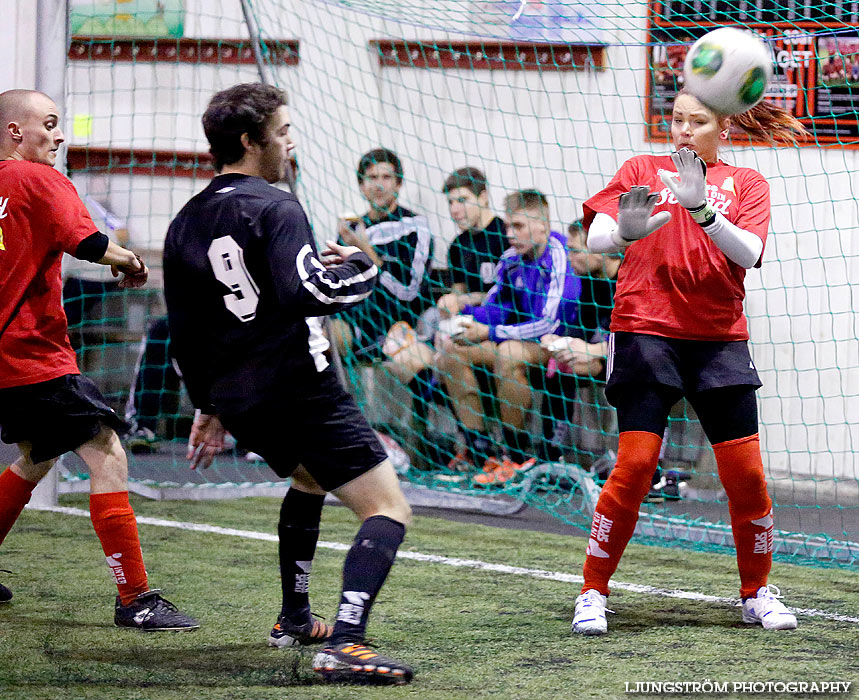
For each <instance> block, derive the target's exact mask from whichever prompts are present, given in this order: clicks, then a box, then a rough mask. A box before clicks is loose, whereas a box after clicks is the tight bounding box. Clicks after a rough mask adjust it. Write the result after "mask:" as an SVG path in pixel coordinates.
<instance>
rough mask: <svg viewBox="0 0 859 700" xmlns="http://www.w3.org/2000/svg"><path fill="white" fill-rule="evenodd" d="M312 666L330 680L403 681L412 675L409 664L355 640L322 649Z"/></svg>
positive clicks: (409, 678) (380, 682)
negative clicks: (383, 654)
mask: <svg viewBox="0 0 859 700" xmlns="http://www.w3.org/2000/svg"><path fill="white" fill-rule="evenodd" d="M313 670H314V671H316V673H318V674H319V675H320V676H322V678H324V679H325V680H327V681H330V682H332V683H367V684H370V683H372V684H393V685H405V684H406V683H409V682H410V681H411V680H412V676H413V675H414V672H413V671H412V668H411V666H408V665H407V664H404V663H403V662H402V661H397V660H396V659H392V658H391V657H389V656H382V655H381V654H379V653H377V652H375V651H373V650H372V649H370V648H369V647H366V646H364V645H363V644H359V643H356V642H344V643H343V644H338V645H336V646H332V647H327V648H325V649H323V650H322V651H320V652H319V653H317V654H316V656H315V657H313Z"/></svg>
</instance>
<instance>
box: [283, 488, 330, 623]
mask: <svg viewBox="0 0 859 700" xmlns="http://www.w3.org/2000/svg"><path fill="white" fill-rule="evenodd" d="M324 502H325V496H324V495H323V496H319V495H317V494H314V493H307V492H306V491H299V490H298V489H295V488H290V489H289V491H287V492H286V496H284V498H283V504H282V505H281V506H280V522H279V523H278V524H277V536H278V552H279V554H280V583H281V587H282V588H283V606H282V608H281V615H284V616H285V617H287V618H290V619H292V621H293V622H299V621H302V620H298V619H293V618H304V617H305V616H306V611H309V610H310V599H309V598H308V587H309V584H310V566H311V564H312V562H313V555H314V554H315V553H316V542H317V540H318V539H319V519H320V518H321V517H322V504H323V503H324Z"/></svg>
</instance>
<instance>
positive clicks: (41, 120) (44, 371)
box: [0, 90, 198, 630]
mask: <svg viewBox="0 0 859 700" xmlns="http://www.w3.org/2000/svg"><path fill="white" fill-rule="evenodd" d="M59 122H60V115H59V110H58V109H57V106H56V105H55V104H54V102H53V100H51V98H49V97H48V96H47V95H44V94H42V93H40V92H35V91H32V90H9V91H7V92H4V93H2V94H0V427H1V428H2V439H3V441H4V442H6V443H17V445H18V447H19V449H20V451H21V456H20V457H19V458H18V459H17V460H16V461H15V463H14V464H13V465H12V466H11V467H9V468H7V469H6V470H5V471H4V472H3V473H2V474H0V542H2V541H3V539H4V538H5V537H6V535H7V534H8V532H9V530H10V529H11V528H12V526H13V525H14V524H15V521H16V520H17V519H18V516H19V515H20V514H21V511H22V510H23V508H24V506H25V505H26V504H27V502H28V501H29V500H30V494H31V493H32V491H33V488H34V487H35V486H36V484H37V483H38V482H39V480H40V479H41V478H42V477H44V476H45V475H46V474H47V473H48V471H50V469H51V467H52V466H53V465H54V462H55V461H56V459H57V458H58V457H59V456H60V455H62V454H64V453H66V452H71V451H74V452H76V453H77V455H78V456H79V457H80V458H81V459H82V460H83V461H84V462H85V463H86V465H87V467H88V468H89V472H90V490H91V496H90V513H91V516H92V523H93V527H94V529H95V532H96V535H98V538H99V540H101V544H102V548H103V550H104V554H105V556H106V557H107V564H108V567H109V568H110V571H111V574H112V575H113V578H114V581H115V582H116V585H117V588H118V589H119V595H118V596H117V598H116V606H115V614H114V621H115V622H116V624H117V625H120V626H123V627H136V628H138V629H144V630H165V629H195V628H196V627H198V625H197V623H196V621H194V620H193V619H192V618H190V617H188V616H187V615H185V614H183V613H181V612H179V611H178V610H176V608H175V607H174V606H173V605H172V604H171V603H169V602H168V601H166V600H164V598H162V597H161V595H160V593H159V591H157V590H150V589H149V585H148V582H147V577H146V569H145V568H144V565H143V555H142V553H141V551H140V540H139V537H138V533H137V521H136V519H135V517H134V511H133V510H132V509H131V506H130V505H129V502H128V483H127V479H128V466H127V463H126V458H125V452H123V449H122V445H121V444H120V441H119V437H118V436H117V433H116V431H124V430H125V429H126V425H125V423H124V422H123V421H122V420H121V419H120V418H119V417H118V416H117V415H116V413H115V412H114V411H113V409H111V408H110V407H109V406H108V405H107V403H106V402H105V400H104V397H102V395H101V394H100V393H99V391H98V389H97V388H96V386H95V384H93V383H92V382H91V381H89V380H88V379H86V378H84V377H81V376H80V373H79V371H78V367H77V362H76V358H75V353H74V351H73V350H72V347H71V344H70V343H69V339H68V334H67V326H66V317H65V314H64V312H63V306H62V281H61V276H60V260H61V258H62V255H63V253H68V254H69V255H73V256H75V257H77V258H80V259H82V260H89V261H91V262H97V263H101V264H102V265H110V266H111V268H112V269H113V273H114V275H116V276H119V275H120V274H121V275H123V278H122V280H121V281H120V285H121V286H125V287H140V286H142V285H143V284H145V283H146V280H147V276H148V274H149V271H148V270H147V268H146V265H145V264H144V263H143V261H142V260H141V259H140V258H139V257H138V256H136V255H135V254H134V253H132V252H131V251H130V250H126V249H125V248H121V247H120V246H118V245H116V244H115V243H113V242H111V241H109V240H108V238H107V236H105V235H104V234H103V233H100V232H99V231H98V229H97V228H96V227H95V224H94V223H93V221H92V219H91V218H90V216H89V214H88V212H87V210H86V208H85V207H84V204H83V202H82V201H81V200H80V197H78V194H77V191H76V190H75V188H74V185H72V183H71V181H70V180H69V179H68V178H67V177H65V176H64V175H61V174H60V173H59V172H57V171H56V170H54V168H53V167H52V166H53V165H54V163H55V161H56V158H57V149H58V148H59V146H60V144H61V143H62V142H63V141H64V137H63V132H62V131H61V130H60V126H59ZM11 597H12V593H11V592H10V591H9V589H8V588H6V587H5V586H0V601H8V600H9V599H10V598H11Z"/></svg>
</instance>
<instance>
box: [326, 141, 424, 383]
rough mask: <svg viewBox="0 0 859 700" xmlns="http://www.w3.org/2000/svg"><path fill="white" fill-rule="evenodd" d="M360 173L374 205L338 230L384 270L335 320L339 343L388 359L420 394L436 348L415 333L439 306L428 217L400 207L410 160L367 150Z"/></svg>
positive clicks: (348, 350)
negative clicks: (433, 293)
mask: <svg viewBox="0 0 859 700" xmlns="http://www.w3.org/2000/svg"><path fill="white" fill-rule="evenodd" d="M356 175H357V177H358V187H359V188H360V190H361V194H362V195H363V196H364V198H365V199H366V200H367V202H368V203H369V205H370V208H369V209H368V210H367V213H366V214H364V215H363V216H361V217H356V219H354V220H350V219H347V218H341V220H340V222H339V229H338V234H339V236H340V241H341V242H342V243H343V245H350V246H357V247H358V248H360V249H361V250H362V251H364V252H365V253H366V254H367V255H369V256H370V258H371V259H372V260H373V262H374V263H375V264H376V265H377V266H378V267H379V269H380V274H379V283H378V284H377V285H376V287H375V289H374V290H373V292H372V294H371V295H370V296H369V297H368V298H367V299H366V300H364V301H363V302H361V303H360V304H358V305H356V306H353V307H352V308H350V309H348V310H347V311H344V312H341V313H340V315H339V316H338V317H337V318H332V319H331V335H332V340H333V345H334V347H336V348H337V351H338V352H339V353H340V355H341V356H343V357H351V358H354V359H355V360H356V361H358V362H361V361H364V362H373V361H376V360H382V359H385V358H387V359H389V360H390V363H389V365H388V366H389V368H390V370H391V371H392V372H393V374H394V375H395V376H396V377H397V378H398V379H399V380H400V381H401V382H402V383H403V384H406V385H408V387H409V389H410V390H411V392H412V394H413V396H415V395H417V396H419V395H420V393H421V392H420V388H419V387H418V384H419V381H418V379H417V378H416V375H417V373H418V372H420V371H421V370H422V369H424V368H425V367H427V366H428V365H429V364H430V362H431V360H432V349H431V348H430V347H429V346H428V345H426V344H425V343H422V342H420V341H418V340H417V337H416V333H415V331H414V329H415V328H416V327H417V321H418V317H419V316H420V315H421V313H422V312H423V311H425V310H426V309H427V308H429V307H431V306H432V298H431V293H430V277H429V275H430V270H431V267H432V255H433V240H432V233H431V232H430V228H429V222H428V221H427V218H426V217H425V216H420V215H418V214H415V213H414V212H411V211H409V210H408V209H405V208H404V207H402V206H400V204H399V196H400V188H401V187H402V184H403V165H402V162H401V161H400V159H399V157H398V156H397V154H396V153H394V152H393V151H390V150H388V149H387V148H377V149H374V150H372V151H369V152H368V153H365V154H364V155H363V156H361V160H360V161H359V163H358V169H357V171H356Z"/></svg>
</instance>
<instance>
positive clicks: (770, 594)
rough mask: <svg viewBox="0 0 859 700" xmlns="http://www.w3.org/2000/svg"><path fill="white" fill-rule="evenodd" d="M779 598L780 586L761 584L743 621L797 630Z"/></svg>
mask: <svg viewBox="0 0 859 700" xmlns="http://www.w3.org/2000/svg"><path fill="white" fill-rule="evenodd" d="M779 598H781V591H779V589H778V588H776V587H775V586H773V585H772V584H770V585H768V586H761V587H760V588H759V589H758V593H757V595H756V596H755V597H754V598H747V599H746V600H744V601H743V622H745V623H746V624H750V625H755V624H760V625H763V628H764V629H765V630H795V629H796V616H795V615H794V614H793V613H792V612H790V610H788V609H787V608H786V607H785V606H784V605H783V604H782V603H781V601H779V600H778V599H779ZM577 609H578V608H577Z"/></svg>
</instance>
